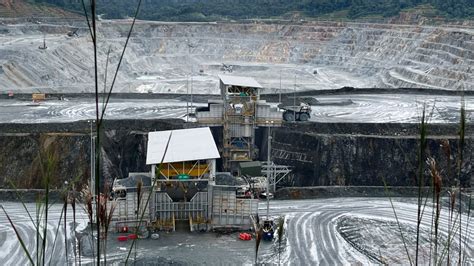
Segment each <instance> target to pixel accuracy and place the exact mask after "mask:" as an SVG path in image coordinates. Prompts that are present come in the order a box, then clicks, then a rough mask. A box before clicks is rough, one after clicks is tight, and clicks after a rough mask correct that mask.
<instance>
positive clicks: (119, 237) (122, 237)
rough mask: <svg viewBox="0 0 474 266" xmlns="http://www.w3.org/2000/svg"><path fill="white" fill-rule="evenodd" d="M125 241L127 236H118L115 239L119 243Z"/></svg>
mask: <svg viewBox="0 0 474 266" xmlns="http://www.w3.org/2000/svg"><path fill="white" fill-rule="evenodd" d="M127 239H128V237H127V236H118V237H117V240H118V241H120V242H124V241H127Z"/></svg>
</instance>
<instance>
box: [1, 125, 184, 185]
mask: <svg viewBox="0 0 474 266" xmlns="http://www.w3.org/2000/svg"><path fill="white" fill-rule="evenodd" d="M0 127H1V132H2V134H0V145H1V146H0V147H1V148H0V186H1V187H2V188H8V187H11V182H12V183H13V184H14V185H15V186H16V187H18V188H43V187H44V183H43V180H44V178H45V177H46V176H47V175H48V174H50V176H51V182H50V185H51V187H52V188H61V187H62V186H63V185H64V181H68V182H72V181H77V182H79V183H80V184H87V182H88V180H89V178H90V172H91V171H90V168H91V167H90V154H91V153H90V150H91V148H90V147H91V142H90V141H91V139H90V133H89V132H90V131H89V123H87V122H76V123H68V124H49V125H47V126H45V125H39V124H38V125H37V124H32V125H26V124H22V125H17V124H1V125H0ZM182 127H183V123H182V122H181V120H160V121H146V123H140V121H107V123H106V125H105V133H104V134H103V135H102V143H103V145H102V157H101V158H102V167H101V172H102V175H103V176H104V178H105V180H108V181H110V180H112V179H113V178H117V177H118V178H122V177H127V176H128V173H129V172H145V171H148V168H147V167H146V165H145V159H146V142H147V133H148V132H149V131H154V130H169V129H175V128H182ZM48 161H50V162H51V163H50V164H49V163H48ZM48 166H50V169H51V170H50V171H46V169H47V168H48ZM10 181H11V182H10Z"/></svg>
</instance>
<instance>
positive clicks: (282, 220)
mask: <svg viewBox="0 0 474 266" xmlns="http://www.w3.org/2000/svg"><path fill="white" fill-rule="evenodd" d="M284 229H285V217H280V219H278V225H277V230H278V264H280V261H281V260H280V258H281V242H282V241H283V230H284Z"/></svg>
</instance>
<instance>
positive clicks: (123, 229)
mask: <svg viewBox="0 0 474 266" xmlns="http://www.w3.org/2000/svg"><path fill="white" fill-rule="evenodd" d="M127 232H128V227H127V226H123V227H120V233H127Z"/></svg>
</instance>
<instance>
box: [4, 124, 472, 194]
mask: <svg viewBox="0 0 474 266" xmlns="http://www.w3.org/2000/svg"><path fill="white" fill-rule="evenodd" d="M193 126H195V125H193V124H186V123H184V122H183V121H182V120H125V121H124V120H117V121H107V123H106V125H105V127H106V130H105V133H104V134H103V142H102V143H103V148H102V161H103V165H102V168H101V169H102V173H103V176H104V177H105V179H107V180H109V181H110V180H112V179H113V178H122V177H126V176H128V173H129V172H146V171H149V169H148V168H147V167H146V165H145V159H146V148H147V147H146V142H147V133H148V132H150V131H155V130H170V129H180V128H184V127H193ZM472 129H473V128H472V126H471V127H469V128H468V129H467V131H468V132H472ZM417 130H418V128H417V125H415V124H331V123H328V124H321V123H296V124H294V123H288V124H285V125H284V126H283V127H281V128H277V129H273V130H272V135H273V144H272V159H273V160H274V161H275V162H276V163H279V164H285V165H289V166H291V167H292V168H293V171H294V174H295V178H294V183H292V184H291V185H293V186H335V185H345V186H382V185H383V180H384V179H385V180H386V182H387V184H388V185H393V186H413V185H415V179H414V177H415V173H416V169H417V167H418V164H417V155H416V154H417V145H418V135H417ZM0 132H1V133H0V187H2V188H9V187H10V182H9V181H12V182H13V183H14V184H16V186H17V187H20V188H42V182H41V176H42V171H41V169H42V168H41V160H42V159H44V158H46V156H47V155H54V156H53V158H54V160H55V167H54V168H53V177H54V180H53V181H52V182H51V186H52V188H61V187H62V186H63V184H64V181H66V180H67V181H69V182H71V181H72V180H79V181H80V182H82V183H87V181H88V180H89V177H90V124H89V123H88V122H86V121H83V122H75V123H59V124H0ZM428 132H429V134H430V137H429V141H428V149H427V153H428V154H430V155H431V156H433V157H434V158H436V159H437V162H438V163H439V166H440V170H441V173H442V175H443V178H444V179H443V185H445V186H446V185H451V184H455V181H454V179H453V178H448V177H447V172H448V170H447V169H448V168H447V166H446V165H447V164H448V163H447V159H446V156H445V152H444V150H443V148H442V147H441V146H440V145H441V143H442V142H443V141H445V140H447V141H448V142H449V147H450V149H451V156H452V159H451V162H450V164H451V169H453V170H452V171H454V166H455V165H454V164H455V161H456V159H457V150H458V149H457V140H456V138H457V137H456V132H457V126H456V125H432V126H430V128H429V131H428ZM215 133H216V134H215V135H218V131H216V132H215ZM266 134H267V131H266V130H265V129H259V131H258V132H257V137H258V139H257V144H258V145H259V146H260V147H259V148H260V150H261V151H263V152H262V153H261V154H260V157H261V159H263V160H265V159H266V153H265V151H266V150H267V148H266V139H267V135H266ZM218 144H219V142H218ZM472 144H473V141H472V137H468V138H467V140H466V148H465V155H464V156H465V157H464V162H463V164H462V182H463V185H464V186H468V182H469V180H470V179H472V175H473V169H472V162H473V161H474V160H473V158H474V157H473V155H474V153H473V149H472Z"/></svg>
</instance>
